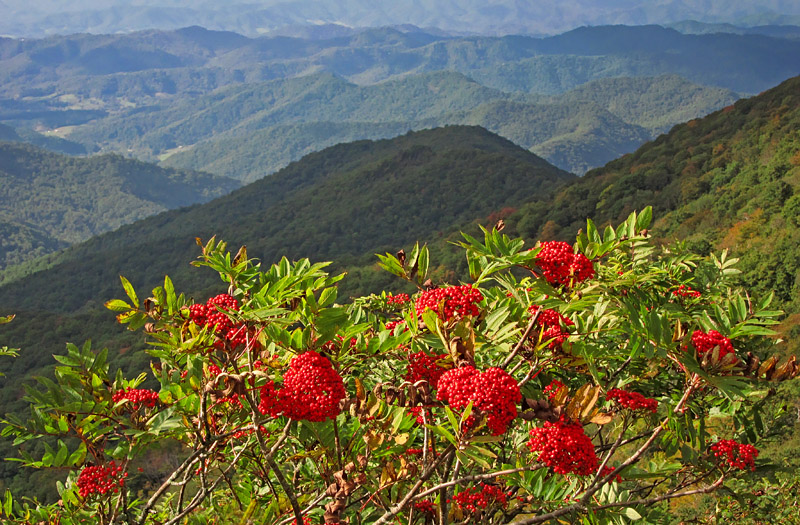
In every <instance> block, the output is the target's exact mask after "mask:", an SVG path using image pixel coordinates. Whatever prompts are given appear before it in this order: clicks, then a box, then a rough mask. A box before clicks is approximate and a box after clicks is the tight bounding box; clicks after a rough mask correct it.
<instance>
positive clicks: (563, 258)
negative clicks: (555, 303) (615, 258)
mask: <svg viewBox="0 0 800 525" xmlns="http://www.w3.org/2000/svg"><path fill="white" fill-rule="evenodd" d="M536 264H537V265H538V266H539V268H541V269H542V274H543V275H544V278H545V279H547V282H549V283H550V284H552V285H553V286H570V285H572V284H576V283H580V282H583V281H585V280H587V279H591V278H592V277H594V265H593V264H592V261H590V260H589V259H587V258H586V256H585V255H583V254H582V253H575V250H573V248H572V246H571V245H570V244H568V243H566V242H562V241H547V242H543V243H542V249H541V251H539V255H537V256H536Z"/></svg>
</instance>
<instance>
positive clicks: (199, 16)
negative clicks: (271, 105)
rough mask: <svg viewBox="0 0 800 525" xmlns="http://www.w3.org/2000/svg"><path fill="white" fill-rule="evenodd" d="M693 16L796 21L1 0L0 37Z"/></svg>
mask: <svg viewBox="0 0 800 525" xmlns="http://www.w3.org/2000/svg"><path fill="white" fill-rule="evenodd" d="M681 20H698V21H701V22H710V23H728V24H737V25H739V26H742V25H743V26H753V25H763V24H797V23H798V20H800V7H798V4H797V3H796V2H793V1H791V0H758V1H754V0H662V1H658V2H636V1H633V0H603V1H590V0H569V1H558V0H537V1H536V2H518V1H515V0H492V1H491V2H485V1H480V0H458V1H456V0H413V1H410V2H395V1H392V0H371V1H367V0H339V1H332V0H261V1H253V0H234V1H231V2H226V3H225V4H224V6H222V5H220V4H219V3H218V2H210V1H189V0H160V1H156V0H123V1H121V0H75V1H72V2H69V3H64V2H59V1H57V0H31V1H27V2H23V1H22V0H5V1H4V2H2V3H0V34H9V35H16V36H41V35H48V34H55V33H61V34H66V33H77V32H89V33H117V32H129V31H134V30H140V29H147V28H159V29H175V28H177V27H182V26H185V25H190V24H197V25H202V26H205V27H209V28H212V29H220V30H229V31H236V32H239V33H242V34H247V35H253V36H255V35H260V34H263V33H267V32H271V31H275V30H279V29H280V28H285V27H308V26H315V25H317V26H318V25H324V24H328V25H330V24H337V25H340V26H344V27H348V26H349V27H374V26H385V25H397V24H415V25H417V26H420V27H438V28H441V29H443V30H446V31H456V32H459V33H462V34H463V33H464V32H471V33H479V34H512V33H513V34H521V33H527V34H552V33H556V32H561V31H566V30H569V29H573V28H575V27H578V26H583V25H603V24H630V25H642V24H653V23H659V24H663V23H671V22H679V21H681Z"/></svg>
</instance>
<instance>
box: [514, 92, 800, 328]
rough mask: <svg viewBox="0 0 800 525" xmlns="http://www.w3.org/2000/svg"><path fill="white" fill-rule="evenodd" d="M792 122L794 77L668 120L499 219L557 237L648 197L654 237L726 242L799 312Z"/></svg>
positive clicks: (798, 191) (699, 243)
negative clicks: (636, 144)
mask: <svg viewBox="0 0 800 525" xmlns="http://www.w3.org/2000/svg"><path fill="white" fill-rule="evenodd" d="M798 130H800V77H795V78H792V79H790V80H787V81H786V82H784V83H782V84H780V85H779V86H777V87H775V88H773V89H770V90H768V91H766V92H764V93H762V94H761V95H758V96H756V97H752V98H748V99H743V100H740V101H738V102H736V103H735V104H733V105H732V106H727V107H725V108H724V109H722V110H720V111H717V112H715V113H713V114H711V115H709V116H707V117H705V118H702V119H695V120H691V121H689V122H687V123H685V124H682V125H680V126H676V127H675V128H673V129H672V131H671V132H670V133H669V134H667V135H662V136H661V137H659V138H657V139H656V140H654V141H653V142H650V143H648V144H645V145H644V146H642V147H641V148H639V149H638V150H637V151H636V152H634V153H632V154H630V155H625V156H623V157H622V158H620V159H618V160H615V161H613V162H610V163H608V164H607V165H606V166H604V167H603V168H599V169H596V170H593V171H590V172H589V173H587V174H586V175H585V176H584V177H583V178H582V179H581V180H580V181H577V182H575V183H573V184H571V185H569V186H568V187H565V188H564V189H563V190H562V191H560V192H559V194H558V196H557V197H556V199H555V200H554V201H552V202H548V203H547V204H546V205H543V204H541V203H532V204H530V205H527V206H525V207H523V208H521V209H520V210H519V212H518V213H517V214H516V215H515V216H512V217H511V218H509V219H508V222H509V224H514V225H515V227H516V228H517V229H518V230H519V231H520V232H522V233H524V234H526V235H531V236H537V235H543V236H545V237H560V236H566V235H568V233H569V232H572V231H574V230H575V229H576V228H579V227H580V225H581V224H583V222H584V221H585V218H586V217H593V218H595V219H596V220H598V221H600V222H601V223H603V222H614V221H616V220H618V219H619V218H620V217H622V216H624V215H626V214H627V213H629V212H630V211H631V210H634V209H639V208H641V207H642V206H644V205H646V204H652V205H653V207H654V214H655V216H656V217H657V221H656V223H655V227H654V231H655V232H657V234H658V235H659V236H661V237H663V238H664V239H685V240H686V241H687V242H689V243H690V245H691V246H694V247H695V248H697V249H699V250H703V251H707V250H708V249H710V248H712V247H713V248H714V249H722V248H728V249H731V250H732V252H733V253H735V254H736V255H737V256H739V257H741V258H742V259H743V263H744V264H743V268H744V269H745V272H744V274H743V276H742V279H743V281H744V282H746V283H747V284H748V285H749V286H751V287H753V288H755V289H756V290H757V291H759V292H762V293H765V292H768V291H769V290H775V292H776V293H777V295H778V297H779V298H780V299H781V300H782V301H783V302H784V304H786V305H788V306H789V308H790V309H791V311H793V312H800V301H798V297H800V249H798V246H800V234H798V231H799V230H798V226H800V135H798ZM795 326H796V323H795ZM795 335H798V334H795Z"/></svg>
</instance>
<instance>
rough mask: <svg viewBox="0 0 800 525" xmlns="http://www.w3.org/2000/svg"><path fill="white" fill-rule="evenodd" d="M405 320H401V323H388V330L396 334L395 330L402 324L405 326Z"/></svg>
mask: <svg viewBox="0 0 800 525" xmlns="http://www.w3.org/2000/svg"><path fill="white" fill-rule="evenodd" d="M405 322H406V320H405V319H400V320H399V321H386V329H387V330H390V331H392V332H394V329H395V328H396V327H398V326H399V325H401V324H405Z"/></svg>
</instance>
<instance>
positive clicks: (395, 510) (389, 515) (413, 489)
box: [373, 445, 455, 525]
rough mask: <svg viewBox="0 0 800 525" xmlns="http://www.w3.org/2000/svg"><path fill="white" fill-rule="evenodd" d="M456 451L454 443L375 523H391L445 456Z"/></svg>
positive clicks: (377, 524) (381, 524)
mask: <svg viewBox="0 0 800 525" xmlns="http://www.w3.org/2000/svg"><path fill="white" fill-rule="evenodd" d="M454 452H455V447H453V445H450V446H449V447H447V450H446V451H445V452H443V453H442V455H441V456H439V457H438V458H436V461H434V462H433V464H432V465H431V466H429V467H428V469H427V470H426V471H425V472H423V474H422V476H420V478H419V480H418V481H417V482H416V483H415V484H414V486H413V487H411V490H409V491H408V494H406V497H405V498H403V499H402V500H401V501H400V503H398V504H397V505H395V506H394V507H392V508H390V509H389V510H387V511H386V512H385V513H384V514H383V516H381V517H380V518H379V519H378V521H376V522H375V523H373V525H385V524H386V523H389V520H391V519H392V518H393V517H395V516H396V515H397V514H398V513H399V512H400V511H402V510H403V509H404V508H405V506H406V505H408V504H409V503H410V502H411V500H412V499H413V498H414V495H415V494H416V493H417V491H418V490H419V488H420V487H421V486H422V484H423V483H425V482H426V481H428V478H430V477H431V476H432V475H433V473H434V472H436V467H438V466H439V463H441V462H442V460H444V459H445V458H449V457H450V455H451V454H453V453H454Z"/></svg>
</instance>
